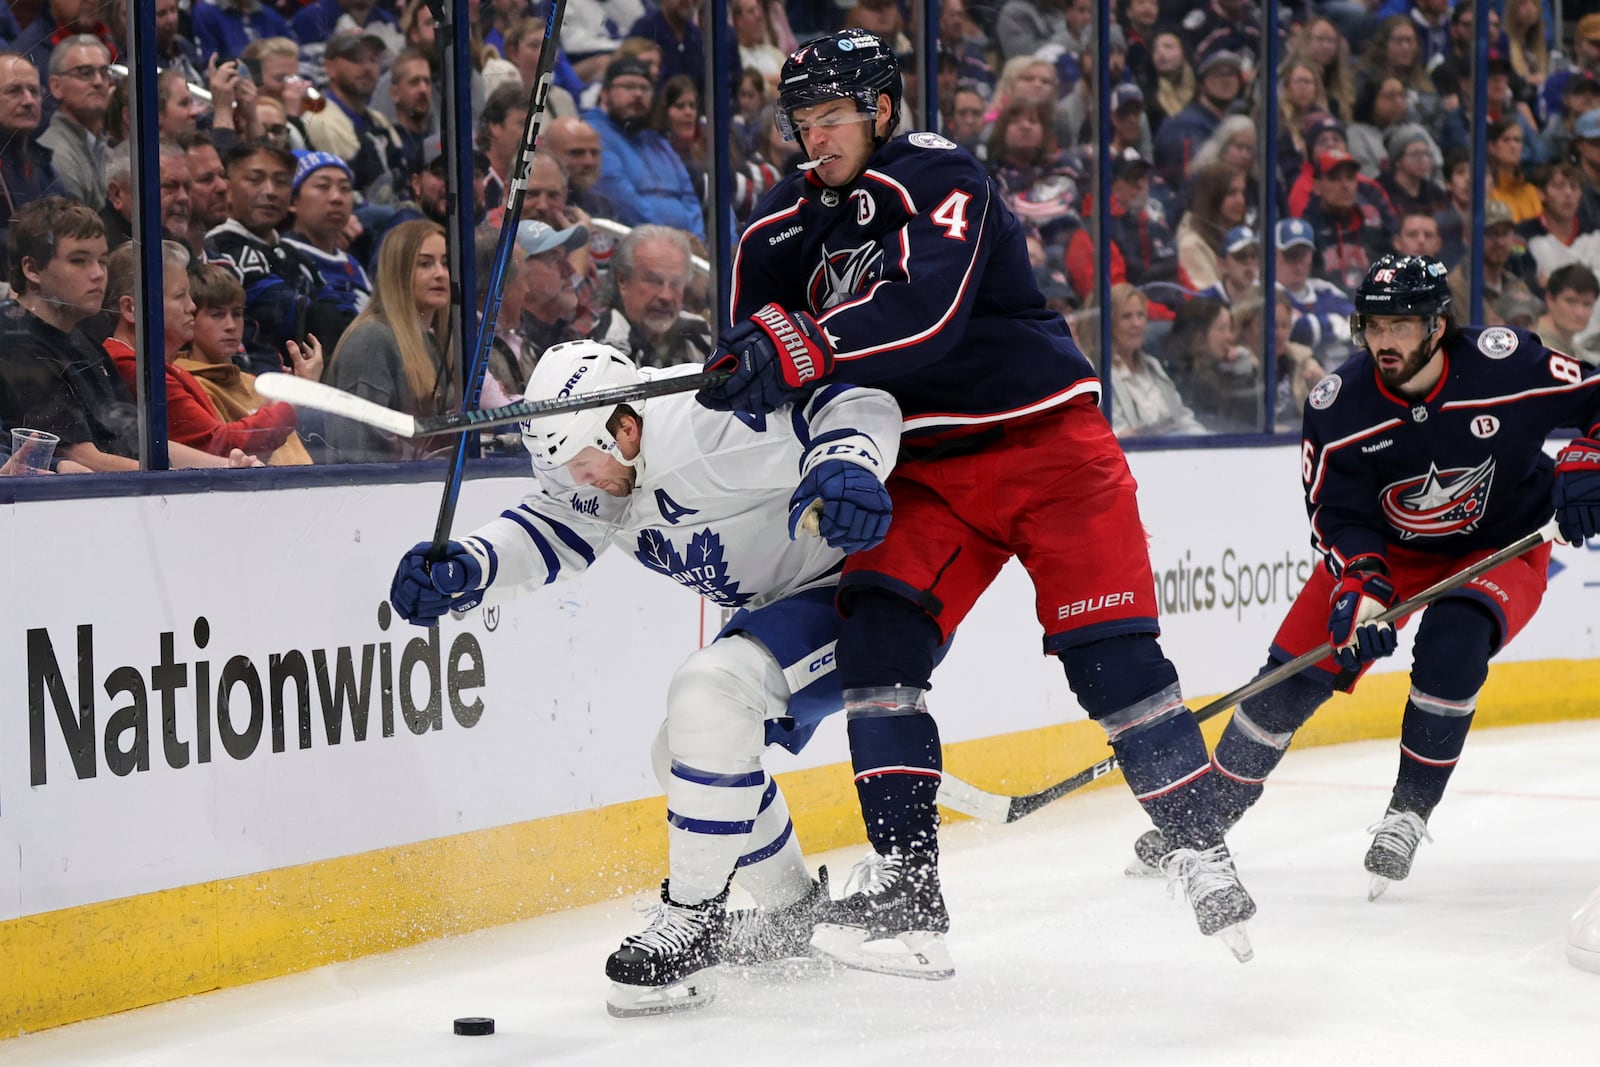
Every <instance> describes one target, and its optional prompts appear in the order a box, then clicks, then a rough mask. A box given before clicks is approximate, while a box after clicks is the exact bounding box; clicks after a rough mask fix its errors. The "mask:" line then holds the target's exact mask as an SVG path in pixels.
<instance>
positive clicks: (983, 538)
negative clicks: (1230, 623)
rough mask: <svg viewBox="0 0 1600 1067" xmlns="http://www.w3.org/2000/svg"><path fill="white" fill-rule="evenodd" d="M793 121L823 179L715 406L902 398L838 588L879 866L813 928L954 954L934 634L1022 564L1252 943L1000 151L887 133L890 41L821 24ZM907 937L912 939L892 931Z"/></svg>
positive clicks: (785, 83) (1172, 829)
mask: <svg viewBox="0 0 1600 1067" xmlns="http://www.w3.org/2000/svg"><path fill="white" fill-rule="evenodd" d="M780 86H781V90H780V93H781V95H780V100H779V111H778V113H779V123H780V126H781V127H782V131H783V133H784V135H785V136H786V137H791V138H798V139H799V141H800V143H801V146H802V148H803V149H804V151H805V154H806V156H807V157H808V163H807V164H806V165H805V166H806V168H807V169H806V171H805V172H804V173H802V174H800V175H796V176H795V177H792V178H790V179H788V180H786V181H784V182H783V183H781V184H780V185H778V186H777V187H775V188H774V189H773V190H772V192H770V193H769V194H768V195H767V197H766V198H765V199H764V200H763V201H762V203H761V204H760V205H759V206H758V207H757V209H756V211H755V213H754V215H753V218H754V221H753V222H751V224H750V225H749V227H748V228H747V229H746V231H745V233H744V235H743V236H742V238H741V239H740V242H739V247H738V251H737V253H736V256H735V259H734V278H733V298H732V302H733V312H732V314H733V325H732V328H731V329H730V330H729V331H728V332H727V333H726V334H724V335H723V337H722V340H721V346H720V348H719V351H718V353H717V354H715V355H714V356H713V358H712V360H711V361H710V362H709V363H708V367H711V368H715V369H727V370H731V371H732V377H731V378H730V379H729V381H728V382H727V383H726V384H724V385H721V386H717V387H713V388H710V389H706V390H703V391H702V393H701V394H700V395H701V397H702V399H703V400H704V401H705V402H706V403H707V404H708V405H711V406H715V407H719V408H731V409H733V410H735V411H739V412H743V413H750V412H756V413H759V412H764V411H770V410H772V409H773V408H776V407H778V406H780V405H782V404H784V403H787V402H789V401H791V400H792V399H793V398H794V397H796V396H801V395H804V391H805V390H806V389H809V388H811V387H814V386H817V385H818V383H823V387H824V388H826V387H827V384H828V383H835V382H853V383H858V384H869V385H875V386H878V387H879V388H882V389H885V390H887V391H889V392H891V393H893V394H894V396H895V398H896V399H897V400H899V402H900V406H901V408H902V409H903V410H904V413H905V418H906V423H905V433H906V440H905V443H904V446H903V447H902V450H901V462H900V465H899V466H898V467H897V468H896V470H895V473H894V475H893V476H892V477H891V478H890V481H889V490H890V495H891V496H892V498H893V499H894V508H895V520H894V523H893V525H892V526H891V527H890V529H889V533H888V537H887V539H886V540H885V541H884V543H883V544H881V545H880V546H878V547H877V548H875V549H872V550H870V551H867V552H863V553H857V554H855V555H852V556H851V557H850V558H849V560H848V561H847V562H846V566H845V575H844V578H843V579H842V580H841V584H840V607H841V610H842V612H843V614H844V615H845V620H844V622H843V623H842V625H841V629H840V631H839V646H838V663H839V675H840V678H841V682H842V684H843V686H844V691H845V706H846V711H847V715H848V726H847V732H848V735H849V739H850V752H851V761H852V763H853V765H854V769H855V775H856V786H857V791H858V795H859V798H860V801H861V808H862V813H863V816H864V818H865V821H866V827H867V836H868V838H869V839H870V841H871V843H872V845H873V848H874V850H875V853H876V855H875V857H874V859H875V860H876V861H877V862H876V863H874V864H872V865H870V866H869V867H868V868H867V869H865V870H864V871H863V872H862V873H863V874H864V875H865V876H866V877H864V878H863V879H862V881H863V883H864V884H863V887H862V888H861V889H860V890H859V891H857V892H853V893H849V894H848V895H847V896H846V897H845V898H844V899H841V900H838V901H830V902H828V903H826V904H824V906H823V908H822V910H821V912H820V913H819V915H818V922H819V925H818V931H817V936H816V938H815V939H814V940H813V944H814V945H815V946H816V947H818V948H819V949H821V950H823V951H824V952H826V953H828V954H830V955H832V956H834V957H835V958H837V959H840V960H842V961H843V962H846V963H849V964H852V965H855V966H861V967H868V968H872V969H877V970H886V971H891V972H894V973H905V974H911V975H915V976H920V977H947V976H949V975H950V974H951V973H952V972H953V965H952V963H951V959H950V955H949V952H948V950H947V948H946V946H945V945H944V943H943V939H942V935H943V934H944V933H945V932H946V931H947V929H948V926H949V918H948V914H947V912H946V909H945V904H944V900H943V897H942V895H941V892H940V885H939V874H938V864H937V859H938V838H937V830H938V821H939V820H938V812H937V809H936V807H935V802H934V798H935V794H936V792H937V790H938V786H939V779H940V769H941V764H940V753H939V733H938V730H937V728H936V726H935V723H934V719H933V716H931V715H930V714H928V709H927V705H926V704H925V702H924V695H925V694H926V692H927V690H928V689H929V685H930V676H931V674H932V671H933V666H934V658H935V652H936V650H937V649H938V648H940V647H941V645H942V644H943V643H944V642H945V640H946V639H947V638H948V637H949V636H950V635H951V634H952V633H953V632H954V630H955V628H956V627H957V625H959V623H960V622H961V620H962V618H963V617H964V616H965V615H966V614H967V612H968V610H969V609H970V608H971V607H972V605H973V603H974V601H976V600H977V598H978V596H979V595H980V594H981V593H982V592H983V590H984V589H985V588H986V587H987V586H988V585H989V583H990V582H991V581H992V580H993V579H994V577H995V575H996V574H998V573H999V571H1000V568H1001V567H1002V566H1003V565H1004V564H1005V563H1006V561H1007V560H1009V559H1010V558H1011V557H1012V556H1017V557H1018V558H1019V559H1021V561H1022V562H1023V564H1024V565H1025V566H1026V567H1027V569H1028V572H1029V574H1030V575H1031V577H1032V579H1033V582H1034V586H1035V589H1036V590H1037V610H1038V616H1039V620H1040V622H1041V623H1042V624H1043V626H1044V632H1045V638H1044V651H1045V652H1046V653H1048V654H1050V655H1054V656H1058V657H1059V658H1060V659H1061V661H1062V663H1063V664H1064V665H1065V668H1066V674H1067V680H1068V682H1069V683H1070V685H1071V686H1072V689H1073V692H1074V693H1075V694H1076V695H1077V697H1078V700H1079V702H1080V703H1081V704H1082V705H1083V707H1084V708H1085V710H1086V711H1087V712H1088V713H1089V716H1090V717H1091V718H1092V719H1094V720H1095V721H1097V722H1099V723H1100V724H1101V725H1102V726H1103V727H1105V730H1106V732H1107V734H1108V735H1109V737H1110V740H1111V744H1112V747H1113V748H1114V749H1115V750H1116V753H1117V756H1118V759H1119V760H1120V761H1121V763H1122V765H1123V767H1124V768H1125V770H1126V772H1127V779H1128V782H1129V784H1130V785H1131V786H1132V788H1133V791H1134V792H1135V794H1136V795H1137V796H1138V798H1139V800H1140V802H1141V803H1142V804H1143V805H1144V806H1145V809H1146V810H1147V811H1148V812H1149V813H1150V815H1151V817H1152V818H1153V819H1154V820H1155V822H1156V823H1157V825H1159V826H1160V827H1161V828H1162V829H1163V830H1164V831H1165V832H1166V834H1167V840H1168V841H1169V842H1170V843H1171V844H1172V846H1173V850H1172V854H1171V855H1170V856H1168V857H1167V867H1168V869H1169V871H1171V872H1172V874H1173V875H1174V876H1175V877H1176V878H1178V879H1180V880H1181V881H1182V883H1183V884H1184V885H1185V886H1186V889H1187V894H1188V899H1189V901H1190V903H1191V904H1192V906H1193V908H1194V911H1195V915H1196V918H1197V919H1198V921H1199V924H1200V928H1201V930H1202V931H1203V932H1204V933H1206V934H1214V933H1218V932H1219V931H1224V930H1226V931H1228V936H1227V938H1225V940H1228V941H1229V943H1230V948H1232V949H1233V950H1234V951H1235V952H1236V953H1237V954H1239V956H1240V958H1241V959H1244V958H1248V955H1249V949H1248V941H1247V940H1246V938H1245V936H1244V930H1243V925H1242V924H1243V922H1244V920H1246V919H1248V918H1249V917H1250V915H1251V914H1253V913H1254V910H1255V905H1254V904H1253V903H1252V902H1251V900H1250V897H1249V895H1248V894H1247V893H1246V892H1245V890H1244V889H1243V887H1242V886H1241V885H1240V884H1239V881H1238V877H1237V875H1236V874H1235V872H1234V868H1233V862H1232V860H1231V859H1230V858H1229V856H1228V851H1227V848H1226V846H1225V845H1224V844H1223V841H1222V828H1221V824H1220V820H1219V818H1218V815H1217V812H1216V809H1215V800H1214V798H1213V796H1212V786H1211V780H1212V778H1213V777H1214V775H1211V774H1210V773H1208V772H1209V769H1210V764H1209V762H1208V760H1207V758H1206V749H1205V743H1204V741H1203V740H1202V738H1201V736H1200V731H1199V728H1198V727H1197V726H1196V724H1195V722H1194V717H1193V715H1192V714H1191V713H1190V711H1189V709H1188V708H1186V707H1185V706H1184V703H1183V698H1182V696H1181V695H1180V693H1179V690H1178V677H1177V672H1176V671H1175V670H1174V669H1173V667H1172V664H1171V663H1170V662H1169V661H1168V660H1167V659H1166V657H1165V656H1164V655H1163V654H1162V651H1161V648H1160V645H1159V644H1158V643H1157V641H1156V636H1157V633H1158V630H1159V628H1158V625H1157V621H1156V612H1157V608H1156V603H1157V602H1156V598H1155V590H1154V582H1153V580H1152V577H1151V571H1150V562H1149V558H1148V556H1147V554H1146V551H1145V536H1144V528H1143V526H1142V525H1141V524H1140V521H1139V512H1138V507H1137V503H1136V501H1135V498H1134V481H1133V477H1132V475H1131V474H1130V472H1129V470H1128V465H1127V462H1126V460H1125V459H1124V457H1123V454H1122V451H1121V449H1120V448H1119V446H1118V444H1117V441H1116V438H1115V437H1114V436H1113V435H1112V432H1111V426H1110V424H1109V423H1108V422H1107V421H1106V418H1105V416H1104V415H1102V414H1101V412H1100V410H1099V408H1098V407H1097V406H1096V398H1097V396H1098V394H1099V381H1098V379H1097V378H1096V376H1095V372H1094V369H1093V368H1092V367H1091V366H1090V365H1089V363H1088V361H1087V360H1086V359H1085V358H1084V357H1083V355H1082V354H1081V353H1080V352H1079V351H1078V348H1077V345H1075V344H1074V343H1073V340H1072V337H1071V335H1070V333H1069V332H1068V330H1067V326H1066V323H1065V322H1064V321H1063V320H1062V318H1061V316H1060V315H1059V314H1056V313H1055V312H1052V311H1050V310H1048V309H1047V308H1046V306H1045V301H1044V298H1043V296H1041V295H1040V292H1039V289H1038V287H1037V286H1036V285H1035V283H1034V280H1033V272H1032V270H1031V269H1030V267H1029V264H1028V255H1027V249H1026V247H1025V242H1024V237H1023V232H1022V229H1021V227H1020V226H1019V225H1018V223H1017V221H1016V219H1015V217H1014V216H1013V215H1012V214H1011V212H1010V211H1009V210H1008V209H1007V208H1006V206H1005V204H1004V203H1003V201H1002V200H1001V198H1000V196H999V195H998V194H997V192H996V190H995V188H994V186H993V185H992V183H991V182H990V181H989V177H988V175H987V173H986V172H985V171H984V169H983V166H982V165H981V164H979V163H978V161H977V160H975V159H974V158H973V157H972V156H971V155H969V154H968V153H967V152H966V151H964V150H962V149H960V148H958V147H956V145H955V144H953V143H951V142H950V141H948V140H946V139H945V138H943V137H940V136H938V135H937V134H931V133H911V134H908V135H905V136H900V137H895V136H893V135H894V131H895V127H896V125H897V122H898V118H899V116H898V109H899V104H900V95H901V84H900V71H899V68H898V65H897V63H896V62H895V58H894V55H893V53H892V52H891V51H890V50H889V48H887V47H886V46H885V45H884V43H883V42H882V41H881V40H880V39H879V38H877V37H875V36H873V35H871V34H869V33H865V32H863V31H859V30H855V31H844V32H841V33H835V34H831V35H829V36H826V37H822V38H819V39H817V40H815V41H813V42H811V43H809V44H807V45H805V46H803V47H802V48H800V49H799V50H797V51H796V52H794V53H793V54H792V55H791V56H790V57H789V58H788V61H787V62H786V63H785V64H784V68H783V72H782V75H781V81H780ZM895 942H899V944H896V943H895Z"/></svg>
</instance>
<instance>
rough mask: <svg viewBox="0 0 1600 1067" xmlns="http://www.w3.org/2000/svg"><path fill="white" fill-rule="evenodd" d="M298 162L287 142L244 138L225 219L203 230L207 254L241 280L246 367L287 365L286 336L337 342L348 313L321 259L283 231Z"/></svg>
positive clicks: (229, 167)
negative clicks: (319, 262) (329, 288)
mask: <svg viewBox="0 0 1600 1067" xmlns="http://www.w3.org/2000/svg"><path fill="white" fill-rule="evenodd" d="M298 164H299V161H298V160H297V159H295V157H294V156H293V155H292V154H290V153H289V152H288V151H286V150H284V149H282V148H276V147H274V146H272V145H269V144H265V143H262V142H259V141H256V142H250V141H247V142H245V143H244V144H241V145H237V146H235V147H234V148H231V149H229V150H228V154H227V156H226V157H225V158H224V159H223V167H224V169H225V170H226V172H227V175H228V217H227V219H225V220H224V221H223V222H222V223H221V225H218V226H215V227H213V228H212V229H211V230H210V231H209V232H208V233H207V234H206V248H207V249H208V254H207V258H208V259H209V260H210V261H211V262H214V263H221V264H223V265H224V266H226V267H227V268H228V269H230V270H232V271H233V273H234V275H235V276H236V277H237V278H238V279H239V281H240V283H241V284H242V285H243V286H244V292H245V330H244V347H245V355H246V360H247V366H246V368H245V369H246V370H248V371H249V372H250V373H252V374H262V373H266V372H269V371H281V370H283V369H284V353H285V351H286V349H287V344H286V343H287V342H288V341H291V340H292V341H295V342H297V343H300V344H304V343H305V342H306V337H307V335H308V334H314V335H316V336H317V337H318V338H319V339H321V340H322V342H323V343H324V345H326V346H328V347H330V348H331V347H332V344H333V342H332V340H331V338H332V337H334V336H336V335H337V334H339V333H340V332H342V330H343V329H344V327H345V326H346V325H348V319H347V318H346V317H345V315H344V313H343V312H342V311H340V310H339V308H338V300H337V298H336V297H335V296H334V295H333V294H332V293H331V292H329V291H327V289H326V286H325V285H324V284H323V281H322V275H321V272H319V271H318V270H317V268H316V265H315V264H314V263H312V262H311V261H310V260H308V259H307V258H306V257H305V256H303V255H302V254H301V253H300V252H299V250H298V249H296V248H295V247H294V246H293V245H289V244H286V243H285V242H284V241H283V238H282V236H281V235H280V234H279V232H278V228H279V227H280V226H282V225H283V223H284V220H285V219H286V218H287V217H288V214H289V197H290V193H291V190H292V187H293V184H294V176H295V173H296V171H297V170H298Z"/></svg>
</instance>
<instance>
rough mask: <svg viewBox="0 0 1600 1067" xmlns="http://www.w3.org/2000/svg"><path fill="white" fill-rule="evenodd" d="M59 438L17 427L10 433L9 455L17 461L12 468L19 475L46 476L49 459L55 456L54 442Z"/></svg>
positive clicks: (44, 432) (43, 432) (39, 431)
mask: <svg viewBox="0 0 1600 1067" xmlns="http://www.w3.org/2000/svg"><path fill="white" fill-rule="evenodd" d="M60 440H61V438H59V437H57V436H56V435H55V434H53V433H48V432H46V431H44V430H30V429H27V428H25V427H19V428H17V429H15V430H12V431H11V455H12V458H13V459H15V460H16V461H17V465H16V467H15V468H14V469H15V471H16V473H17V474H19V475H30V474H47V473H49V471H50V457H51V456H53V455H55V451H56V442H58V441H60Z"/></svg>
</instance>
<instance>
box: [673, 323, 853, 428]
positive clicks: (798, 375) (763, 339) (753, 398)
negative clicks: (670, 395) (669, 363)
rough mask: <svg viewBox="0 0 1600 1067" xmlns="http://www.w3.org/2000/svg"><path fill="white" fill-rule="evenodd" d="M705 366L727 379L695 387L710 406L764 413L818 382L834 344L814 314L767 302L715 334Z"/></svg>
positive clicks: (825, 373)
mask: <svg viewBox="0 0 1600 1067" xmlns="http://www.w3.org/2000/svg"><path fill="white" fill-rule="evenodd" d="M705 369H706V370H708V371H727V372H728V373H729V375H730V377H729V378H728V380H727V381H725V382H722V383H721V384H720V385H708V386H706V387H705V388H704V389H702V390H700V392H699V393H698V394H697V398H698V399H699V401H700V403H702V404H704V405H705V406H706V407H708V408H711V409H712V410H714V411H737V412H741V413H745V414H752V415H764V414H766V413H767V412H769V411H773V410H775V409H777V408H780V407H782V406H783V405H784V404H787V403H788V402H789V401H791V400H793V399H795V398H796V397H798V396H801V395H802V394H804V393H805V392H806V391H808V390H809V389H811V388H812V387H814V386H815V385H817V383H818V382H820V381H821V380H822V379H824V378H826V377H827V376H828V375H829V374H830V373H832V371H833V346H832V345H831V344H830V343H829V342H828V338H827V335H826V334H825V333H824V332H823V330H822V327H820V326H818V325H817V320H816V319H813V318H812V317H811V316H810V315H807V314H806V313H805V312H804V311H796V312H793V313H792V314H791V313H789V312H786V311H784V310H783V308H781V307H779V306H778V305H777V304H768V305H767V306H766V307H764V308H762V309H761V310H760V311H758V312H756V313H755V314H754V315H752V316H750V318H749V319H747V320H746V321H744V322H741V323H739V325H737V326H735V327H733V329H731V330H729V331H728V332H727V333H725V334H723V335H722V336H721V337H720V338H718V340H717V350H716V351H715V352H713V353H711V358H710V359H708V360H706V368H705Z"/></svg>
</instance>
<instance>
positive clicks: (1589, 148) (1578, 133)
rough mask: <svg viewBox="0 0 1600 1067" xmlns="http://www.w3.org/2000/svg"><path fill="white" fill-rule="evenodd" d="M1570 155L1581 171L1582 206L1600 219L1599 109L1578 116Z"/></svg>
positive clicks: (1592, 215)
mask: <svg viewBox="0 0 1600 1067" xmlns="http://www.w3.org/2000/svg"><path fill="white" fill-rule="evenodd" d="M1572 155H1573V157H1574V159H1575V160H1576V162H1577V164H1578V167H1579V169H1580V170H1582V171H1583V205H1584V211H1586V212H1587V213H1588V214H1589V215H1590V216H1591V217H1593V218H1600V108H1595V109H1593V110H1591V111H1585V112H1584V113H1583V114H1582V115H1579V116H1578V121H1577V123H1576V124H1575V125H1574V126H1573V128H1572Z"/></svg>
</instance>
